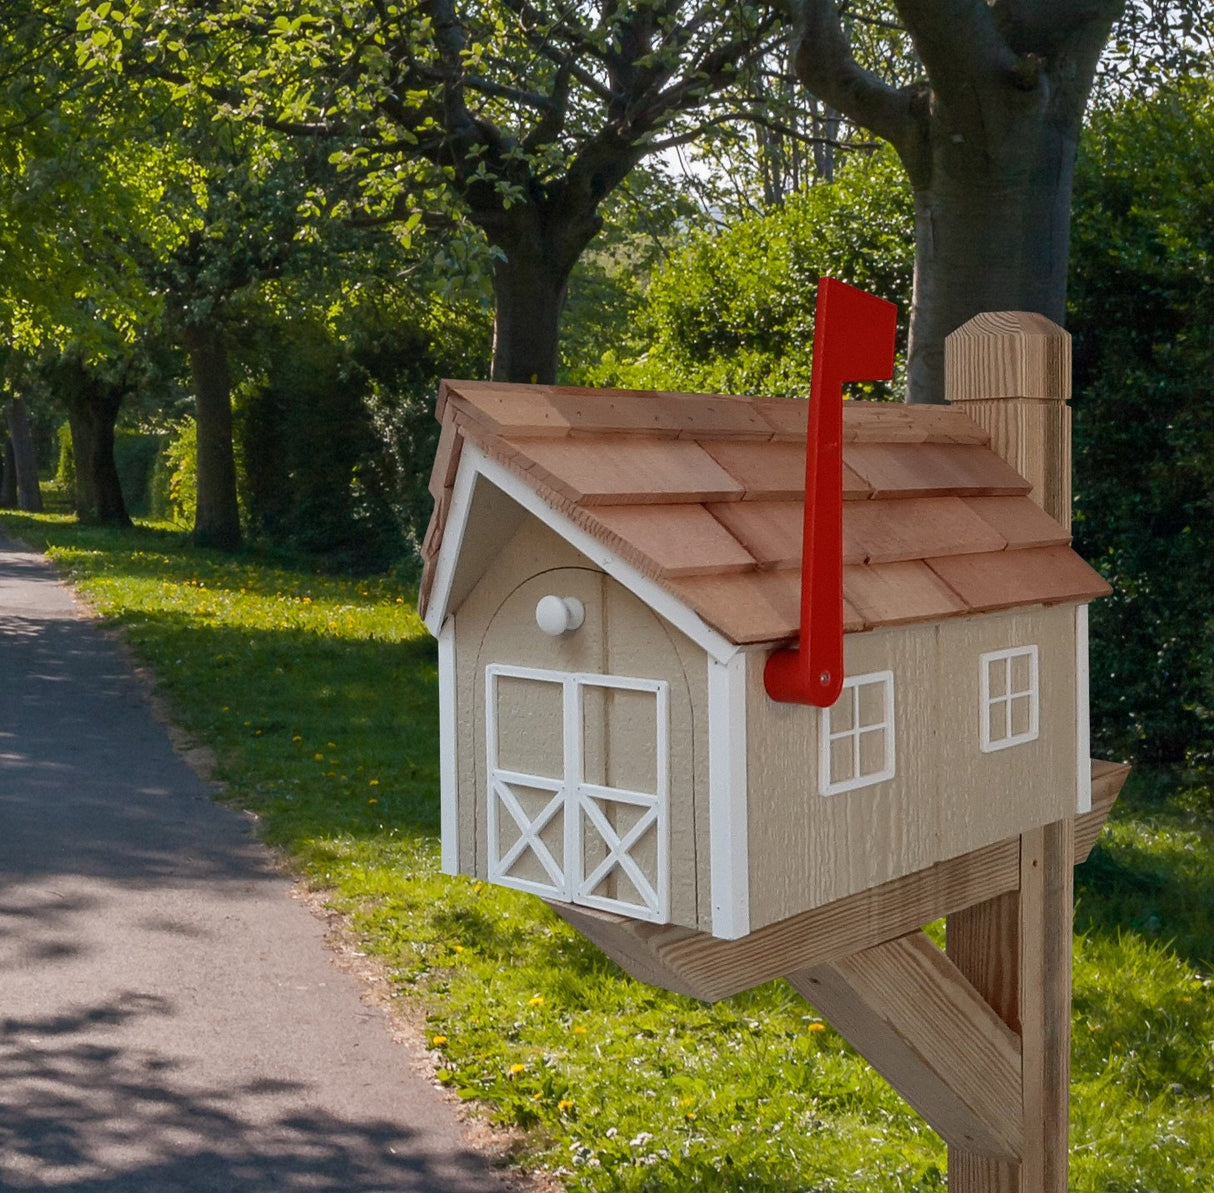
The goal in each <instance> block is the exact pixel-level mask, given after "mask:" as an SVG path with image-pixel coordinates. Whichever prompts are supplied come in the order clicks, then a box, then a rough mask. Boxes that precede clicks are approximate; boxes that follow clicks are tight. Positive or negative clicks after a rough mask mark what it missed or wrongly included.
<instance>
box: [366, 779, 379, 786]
mask: <svg viewBox="0 0 1214 1193" xmlns="http://www.w3.org/2000/svg"><path fill="white" fill-rule="evenodd" d="M367 786H368V787H378V786H379V780H378V779H372V780H371V782H369V783H368V784H367Z"/></svg>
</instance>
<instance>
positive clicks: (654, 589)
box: [425, 441, 739, 663]
mask: <svg viewBox="0 0 1214 1193" xmlns="http://www.w3.org/2000/svg"><path fill="white" fill-rule="evenodd" d="M477 477H484V479H485V480H487V481H488V482H489V483H490V484H492V485H493V486H494V487H495V488H498V489H500V490H501V491H502V492H503V493H505V494H506V496H507V497H509V498H510V499H511V500H513V501H515V502H517V503H518V504H519V505H520V506H522V508H523V509H524V510H526V511H527V513H529V514H531V515H532V516H533V517H535V518H538V519H539V521H541V522H542V523H543V524H544V525H545V526H547V527H548V528H549V529H550V530H552V531H554V532H555V533H557V534H559V535H560V536H561V538H563V539H565V541H566V542H568V543H569V544H570V545H572V546H573V547H574V548H576V549H577V550H578V551H580V552H581V553H582V554H583V555H585V556H586V558H587V559H589V560H590V561H591V562H592V563H594V564H596V565H597V566H598V567H600V568H602V569H603V571H604V572H606V573H607V575H609V576H610V577H611V578H612V579H613V580H617V581H619V583H620V584H622V585H623V586H624V587H625V588H627V589H628V591H629V592H631V593H632V594H633V595H634V596H635V597H637V598H638V599H639V600H641V601H643V602H644V603H645V604H646V605H648V606H649V607H650V608H651V609H652V610H653V611H654V612H655V613H657V614H659V615H660V616H662V617H664V618H665V619H666V620H667V621H668V622H670V624H671V625H673V626H674V627H675V628H676V629H679V630H681V631H682V632H683V633H684V634H686V635H687V637H688V638H690V639H691V640H692V641H693V642H694V643H695V644H696V645H697V646H699V647H700V648H701V649H702V650H704V651H706V652H707V653H708V654H709V656H711V657H712V658H713V659H715V660H716V661H717V662H719V663H724V662H728V661H729V660H730V659H732V658H733V657H734V656H735V655H737V654H738V652H739V647H738V646H736V645H735V644H734V643H732V642H730V641H729V639H728V638H726V637H724V635H722V634H719V633H717V631H716V630H714V629H713V628H712V627H711V626H710V625H709V624H708V623H707V622H706V621H704V619H703V618H701V617H700V615H699V614H698V613H696V612H694V611H693V610H692V609H690V608H688V606H687V605H685V604H684V603H683V602H682V601H680V600H679V599H678V598H677V597H674V596H672V595H671V594H670V593H668V592H667V591H666V590H665V589H664V588H662V587H660V586H659V585H658V584H656V583H654V581H653V580H651V579H650V578H649V577H648V576H646V575H644V574H643V573H642V572H640V571H639V570H638V569H637V568H635V567H633V566H632V564H630V563H627V562H625V561H624V560H623V559H621V558H620V557H619V556H618V555H617V554H616V553H615V552H614V551H612V550H611V549H610V548H608V547H606V546H604V545H603V544H602V543H600V542H599V541H598V540H597V539H596V538H595V537H594V536H593V535H591V534H589V533H588V532H587V531H585V530H583V529H582V528H581V527H580V526H578V525H577V524H576V523H574V522H573V521H572V519H570V518H567V517H566V516H565V515H564V514H562V513H560V512H559V511H558V510H555V509H553V508H552V506H550V505H549V504H548V503H547V502H546V501H545V500H544V499H543V498H542V497H541V496H540V495H539V494H538V493H537V492H536V491H535V490H534V489H532V488H531V486H530V485H528V484H527V483H526V482H525V481H523V480H520V479H519V478H518V477H517V476H515V475H514V473H512V472H511V471H509V469H507V468H505V467H503V466H502V465H501V464H499V463H498V462H497V461H496V460H492V459H490V458H489V457H488V456H486V455H485V453H484V452H482V451H481V450H480V449H479V448H477V447H475V446H474V445H473V444H472V443H469V442H467V441H465V442H464V448H463V451H462V452H461V453H460V461H459V471H458V472H457V473H456V477H455V486H454V488H453V490H452V494H451V509H450V511H449V512H448V514H447V527H446V530H445V531H444V533H443V544H442V547H441V548H440V549H439V554H438V560H437V562H436V564H435V569H434V584H433V586H432V588H431V591H430V603H429V606H428V607H427V609H426V617H425V623H426V628H427V629H428V630H429V631H430V632H431V633H432V634H435V635H436V636H437V633H438V628H439V627H440V626H441V625H442V624H443V621H444V620H445V619H446V617H447V613H448V608H447V605H448V603H449V601H450V599H451V588H452V585H453V583H454V581H455V571H456V566H457V564H458V561H459V555H460V550H461V548H462V545H463V540H464V536H465V534H466V533H467V530H468V512H469V509H470V508H471V505H472V494H473V491H474V489H475V487H476V480H477Z"/></svg>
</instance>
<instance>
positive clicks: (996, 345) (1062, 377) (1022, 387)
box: [944, 311, 1071, 527]
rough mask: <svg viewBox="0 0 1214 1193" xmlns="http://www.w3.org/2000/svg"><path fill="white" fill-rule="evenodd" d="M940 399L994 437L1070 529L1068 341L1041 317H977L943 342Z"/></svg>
mask: <svg viewBox="0 0 1214 1193" xmlns="http://www.w3.org/2000/svg"><path fill="white" fill-rule="evenodd" d="M944 368H945V372H944V396H945V398H946V399H947V400H948V401H949V402H952V403H956V404H958V405H961V406H962V407H963V408H964V410H965V413H966V414H968V415H969V416H970V417H971V418H972V419H973V420H974V421H975V422H976V423H977V424H978V425H979V426H980V427H982V428H983V429H984V430H986V431H988V432H989V433H990V436H991V447H992V449H993V450H994V451H995V452H996V453H997V454H998V455H1000V456H1002V457H1003V459H1005V460H1006V461H1007V462H1008V463H1009V464H1010V465H1011V466H1012V467H1013V468H1015V469H1016V471H1017V472H1019V473H1020V475H1021V476H1023V477H1024V478H1025V480H1028V481H1031V482H1032V485H1033V490H1032V492H1031V493H1030V494H1029V496H1030V497H1031V498H1032V499H1033V501H1035V502H1036V503H1037V504H1038V505H1039V506H1041V508H1042V509H1043V510H1045V512H1046V513H1047V514H1049V515H1050V517H1051V518H1053V519H1054V520H1055V521H1056V522H1061V523H1062V525H1063V526H1068V527H1069V526H1070V524H1071V410H1070V407H1069V406H1068V405H1067V401H1068V399H1069V398H1070V396H1071V337H1070V335H1069V334H1068V333H1067V332H1066V331H1064V330H1063V329H1062V328H1061V327H1059V326H1058V325H1057V324H1056V323H1052V322H1050V320H1049V319H1047V318H1045V316H1044V315H1033V314H1029V313H1027V312H1024V311H1002V312H991V313H987V314H983V315H975V316H974V318H973V319H971V320H970V321H969V322H968V323H965V324H963V325H962V326H961V327H959V328H957V330H956V331H955V332H953V333H952V335H950V336H949V337H948V338H947V339H946V340H945V341H944Z"/></svg>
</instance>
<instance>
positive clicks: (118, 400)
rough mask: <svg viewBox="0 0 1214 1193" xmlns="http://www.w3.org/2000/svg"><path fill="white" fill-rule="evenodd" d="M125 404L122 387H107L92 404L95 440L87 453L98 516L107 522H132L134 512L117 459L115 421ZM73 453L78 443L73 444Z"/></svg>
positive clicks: (128, 523)
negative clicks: (114, 388) (124, 493)
mask: <svg viewBox="0 0 1214 1193" xmlns="http://www.w3.org/2000/svg"><path fill="white" fill-rule="evenodd" d="M121 405H122V391H121V390H117V391H108V390H107V391H105V392H104V393H103V394H102V395H101V401H99V402H97V403H95V404H94V405H93V407H92V410H91V413H92V416H93V417H92V443H91V445H90V447H91V451H90V453H89V454H88V456H87V460H88V472H89V475H90V476H91V478H92V489H93V495H94V498H95V500H96V503H97V504H96V519H97V521H98V522H100V523H101V524H102V525H103V526H129V525H130V524H131V515H130V514H129V513H128V512H127V508H126V501H125V499H124V498H123V496H122V482H121V481H120V480H119V479H118V465H117V463H116V461H115V459H114V425H115V423H117V421H118V410H119V407H120V406H121ZM72 450H73V453H74V452H75V445H74V444H73V449H72ZM76 474H77V476H78V475H79V474H80V456H79V455H77V456H76Z"/></svg>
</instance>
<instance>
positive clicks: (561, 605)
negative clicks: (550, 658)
mask: <svg viewBox="0 0 1214 1193" xmlns="http://www.w3.org/2000/svg"><path fill="white" fill-rule="evenodd" d="M585 620H586V607H585V606H584V605H583V604H582V602H581V601H579V600H578V599H577V597H559V596H554V595H549V596H546V597H541V598H540V601H539V603H538V604H537V605H536V607H535V624H536V625H537V626H539V627H540V629H541V630H543V631H544V633H545V634H551V635H552V637H554V638H559V637H560V636H561V635H562V634H568V633H572V631H574V630H576V629H577V628H578V627H579V626H580V625H581V624H582V622H584V621H585Z"/></svg>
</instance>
